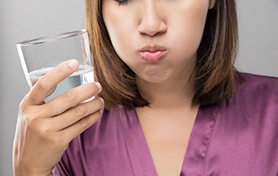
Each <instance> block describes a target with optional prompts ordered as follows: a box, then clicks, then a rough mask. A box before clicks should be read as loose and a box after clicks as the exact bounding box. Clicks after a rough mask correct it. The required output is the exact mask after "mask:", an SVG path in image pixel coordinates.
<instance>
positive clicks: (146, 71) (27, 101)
mask: <svg viewBox="0 0 278 176" xmlns="http://www.w3.org/2000/svg"><path fill="white" fill-rule="evenodd" d="M211 7H212V4H209V1H208V0H129V1H128V2H127V3H126V4H125V5H121V6H119V4H118V2H116V1H115V0H103V16H104V21H105V24H106V27H107V29H108V32H109V35H110V37H111V41H112V44H113V46H114V48H115V50H116V52H117V53H118V55H119V56H120V57H121V58H122V60H123V61H124V62H125V63H126V64H127V65H128V66H129V67H130V68H131V69H132V70H133V71H134V72H135V73H136V75H137V84H138V88H139V90H140V92H141V93H142V95H143V96H144V97H145V98H146V99H147V100H148V101H149V102H150V107H144V108H137V109H136V112H137V115H138V117H139V121H140V123H141V126H142V129H143V132H144V134H145V137H146V140H147V143H148V145H149V148H150V153H151V156H152V158H153V161H154V165H155V168H156V170H157V173H158V175H160V176H162V175H179V173H180V170H181V165H182V162H183V156H184V154H185V151H186V147H187V143H188V139H189V135H190V132H191V129H192V127H193V124H194V120H195V117H196V114H197V111H198V107H191V106H190V103H189V102H191V98H192V93H191V89H190V87H191V82H190V79H189V78H190V75H191V74H193V71H194V67H195V64H194V63H195V59H196V51H197V48H198V46H199V44H200V40H201V37H202V33H203V28H204V24H205V19H206V14H207V10H208V9H209V8H211ZM127 17H128V18H127ZM130 41H132V42H130ZM153 45H159V46H163V48H164V49H165V51H166V52H165V53H166V54H165V56H164V57H163V59H160V60H159V61H156V62H148V61H146V60H144V59H143V58H142V55H140V52H139V50H140V49H142V47H145V46H153ZM77 67H78V64H77V63H76V62H75V61H67V62H64V63H61V64H60V65H58V66H57V67H56V68H55V69H53V70H52V71H50V72H49V73H48V74H46V75H45V76H44V77H43V78H41V79H40V80H39V81H38V82H37V83H36V84H35V86H34V87H33V88H32V89H31V90H30V92H29V93H28V94H27V95H26V96H25V97H24V99H23V100H22V102H21V104H20V107H19V114H18V123H17V128H16V133H15V139H14V149H13V166H14V175H16V176H19V175H21V176H23V175H28V176H32V175H36V176H39V175H44V176H46V175H51V170H52V169H53V167H54V166H55V165H56V164H57V163H58V161H59V160H60V158H61V156H62V154H63V152H64V151H65V149H66V148H67V146H68V144H69V142H70V141H71V140H72V139H73V138H75V137H76V136H78V135H79V134H80V133H82V132H83V131H84V130H86V129H87V128H88V127H90V126H91V125H92V124H94V123H95V122H96V121H97V120H98V119H99V118H100V116H101V113H102V108H103V106H104V103H103V100H102V99H101V98H98V97H97V94H98V93H99V92H100V91H101V86H100V84H98V83H90V84H86V85H82V86H79V87H77V88H74V89H72V90H70V91H68V92H66V93H65V94H63V95H61V96H58V97H56V98H54V99H53V100H51V101H49V102H47V103H45V102H44V99H45V98H46V97H47V95H48V94H49V93H50V92H51V90H53V89H54V88H55V87H56V86H57V84H58V83H59V82H61V81H62V80H63V79H64V78H66V77H67V76H69V75H71V74H72V73H73V72H74V71H75V70H76V69H77ZM92 96H96V97H97V98H95V99H93V100H90V101H88V102H86V103H82V102H84V100H87V99H89V98H91V97H92Z"/></svg>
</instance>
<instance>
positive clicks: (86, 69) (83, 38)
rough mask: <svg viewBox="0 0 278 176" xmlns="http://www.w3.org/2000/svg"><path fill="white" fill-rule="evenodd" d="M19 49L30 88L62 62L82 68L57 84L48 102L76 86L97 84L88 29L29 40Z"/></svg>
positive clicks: (21, 44)
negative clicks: (72, 60) (69, 61)
mask: <svg viewBox="0 0 278 176" xmlns="http://www.w3.org/2000/svg"><path fill="white" fill-rule="evenodd" d="M16 46H17V50H18V54H19V58H20V61H21V65H22V68H23V72H24V74H25V77H26V80H27V83H28V85H29V87H30V88H31V87H32V86H33V85H34V84H35V83H36V82H37V81H38V79H40V78H41V77H42V76H44V75H45V74H46V73H47V72H48V71H50V70H51V69H53V67H55V66H57V65H58V64H59V63H61V62H63V61H66V60H69V59H76V60H78V61H79V63H80V66H79V69H78V70H77V71H76V72H75V73H73V74H72V75H71V76H69V77H68V78H66V79H65V80H64V81H62V82H61V83H60V84H58V86H57V87H56V88H55V90H54V91H53V92H52V93H51V94H50V95H49V96H48V97H47V98H46V101H49V100H50V99H52V98H54V97H56V96H58V95H60V94H62V93H64V92H65V91H67V90H69V89H72V88H74V87H76V86H79V85H82V84H86V83H89V82H93V81H94V74H93V64H92V58H91V52H90V41H89V35H88V33H87V30H86V29H82V30H79V31H72V32H67V33H62V34H58V35H54V36H49V37H42V38H37V39H33V40H26V41H22V42H19V43H17V44H16Z"/></svg>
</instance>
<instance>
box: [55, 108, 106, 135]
mask: <svg viewBox="0 0 278 176" xmlns="http://www.w3.org/2000/svg"><path fill="white" fill-rule="evenodd" d="M101 114H102V113H101V112H100V111H96V112H95V113H93V114H91V115H88V116H86V117H85V118H82V119H81V120H79V121H77V122H76V123H74V124H73V125H71V126H70V127H68V128H65V129H63V130H61V131H60V132H61V135H62V136H64V138H65V139H67V140H68V141H71V140H72V139H74V138H75V137H76V136H78V135H79V134H81V133H82V132H83V131H85V130H86V129H88V128H89V127H90V126H92V125H93V124H94V123H96V121H97V120H98V119H99V118H100V117H101Z"/></svg>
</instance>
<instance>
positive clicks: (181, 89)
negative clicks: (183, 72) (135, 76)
mask: <svg viewBox="0 0 278 176" xmlns="http://www.w3.org/2000/svg"><path fill="white" fill-rule="evenodd" d="M192 83H193V80H192V79H190V76H188V77H187V78H184V77H179V78H177V79H171V80H167V81H165V82H160V83H149V82H146V81H144V80H141V79H140V80H137V85H138V88H139V91H140V93H141V95H142V96H143V97H144V98H145V99H146V100H147V101H148V102H149V103H150V107H152V108H172V107H181V106H191V102H192V98H193V89H192V88H193V86H192Z"/></svg>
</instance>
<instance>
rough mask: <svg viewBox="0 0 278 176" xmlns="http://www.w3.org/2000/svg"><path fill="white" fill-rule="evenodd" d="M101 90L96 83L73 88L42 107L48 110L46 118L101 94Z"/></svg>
mask: <svg viewBox="0 0 278 176" xmlns="http://www.w3.org/2000/svg"><path fill="white" fill-rule="evenodd" d="M101 89H102V87H101V85H100V83H98V82H94V83H88V84H84V85H81V86H79V87H76V88H73V89H71V90H69V91H67V92H65V93H64V94H62V95H60V96H57V97H55V98H54V99H52V100H50V101H49V102H48V103H47V104H45V105H44V106H45V108H46V109H48V110H49V111H48V114H47V116H51V117H52V116H56V115H59V114H61V113H63V112H64V111H66V110H67V109H70V108H72V107H75V106H76V105H78V104H80V103H82V102H84V101H85V100H88V99H90V98H92V97H93V96H97V94H98V93H99V92H101Z"/></svg>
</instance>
